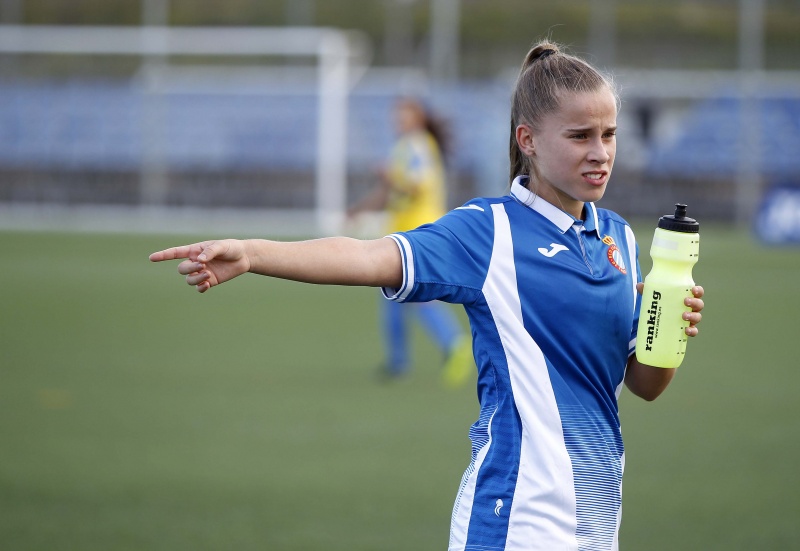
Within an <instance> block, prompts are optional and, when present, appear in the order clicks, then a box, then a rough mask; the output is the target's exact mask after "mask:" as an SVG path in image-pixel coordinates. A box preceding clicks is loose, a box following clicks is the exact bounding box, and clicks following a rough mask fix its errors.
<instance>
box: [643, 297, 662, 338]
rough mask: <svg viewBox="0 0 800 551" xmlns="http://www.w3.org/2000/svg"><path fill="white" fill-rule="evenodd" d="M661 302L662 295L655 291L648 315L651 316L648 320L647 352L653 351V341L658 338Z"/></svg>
mask: <svg viewBox="0 0 800 551" xmlns="http://www.w3.org/2000/svg"><path fill="white" fill-rule="evenodd" d="M660 300H661V293H659V292H658V291H653V302H651V303H650V308H649V309H648V310H647V314H648V315H649V316H650V317H649V318H647V340H646V341H645V342H646V343H647V345H646V346H645V347H644V349H645V350H653V339H654V338H655V336H656V327H657V326H658V322H659V319H658V318H660V317H661V316H660V315H659V310H660V308H659V307H658V301H660Z"/></svg>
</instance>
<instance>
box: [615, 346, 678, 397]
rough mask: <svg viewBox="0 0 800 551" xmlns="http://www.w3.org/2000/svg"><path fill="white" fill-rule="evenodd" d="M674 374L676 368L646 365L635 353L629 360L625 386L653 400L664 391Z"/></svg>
mask: <svg viewBox="0 0 800 551" xmlns="http://www.w3.org/2000/svg"><path fill="white" fill-rule="evenodd" d="M674 376H675V370H674V369H665V368H661V367H653V366H651V365H645V364H643V363H640V362H639V360H638V359H637V358H636V354H634V355H633V356H631V357H630V359H629V360H628V369H627V370H626V371H625V386H627V387H628V390H630V391H631V392H632V393H634V394H635V395H636V396H639V397H640V398H643V399H645V400H647V401H652V400H655V399H656V398H658V397H659V396H660V395H661V393H662V392H664V390H665V389H666V388H667V387H668V386H669V383H670V382H671V381H672V378H673V377H674Z"/></svg>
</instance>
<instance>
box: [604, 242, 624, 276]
mask: <svg viewBox="0 0 800 551" xmlns="http://www.w3.org/2000/svg"><path fill="white" fill-rule="evenodd" d="M603 243H605V244H606V245H608V252H607V255H608V261H609V262H610V263H611V265H612V266H614V267H615V268H616V269H617V270H619V271H620V272H622V273H623V274H627V273H628V270H627V268H625V259H624V255H623V254H622V251H620V250H619V247H617V245H616V243H614V238H613V237H611V236H610V235H606V236H605V237H603Z"/></svg>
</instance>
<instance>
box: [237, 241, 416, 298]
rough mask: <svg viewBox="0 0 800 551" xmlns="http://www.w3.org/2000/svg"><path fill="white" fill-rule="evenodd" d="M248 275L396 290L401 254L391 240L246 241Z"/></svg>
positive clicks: (401, 276)
mask: <svg viewBox="0 0 800 551" xmlns="http://www.w3.org/2000/svg"><path fill="white" fill-rule="evenodd" d="M245 250H246V251H247V256H248V258H249V260H250V270H249V271H250V272H252V273H256V274H261V275H266V276H272V277H278V278H282V279H290V280H293V281H302V282H306V283H319V284H330V285H364V286H373V287H399V286H400V285H401V284H402V280H403V272H402V265H401V261H400V251H399V250H398V248H397V245H396V244H395V243H394V242H393V241H392V240H390V239H386V238H383V239H376V240H369V241H362V240H358V239H351V238H349V237H329V238H324V239H314V240H311V241H296V242H279V241H266V240H262V239H251V240H247V241H245Z"/></svg>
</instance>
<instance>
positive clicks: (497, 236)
mask: <svg viewBox="0 0 800 551" xmlns="http://www.w3.org/2000/svg"><path fill="white" fill-rule="evenodd" d="M492 211H493V213H494V246H493V249H492V257H491V261H490V263H489V270H488V273H487V276H486V281H485V283H484V287H483V294H484V297H485V298H486V302H487V304H488V306H489V309H490V310H491V312H492V319H494V320H495V323H496V324H497V331H498V334H499V335H500V340H501V343H502V346H503V349H504V351H505V355H506V360H507V362H508V370H509V375H510V378H511V388H512V392H513V394H514V396H515V399H514V402H515V404H516V407H517V410H518V411H519V415H520V418H521V420H522V443H521V449H520V459H519V463H520V469H519V474H518V479H517V485H516V488H515V492H514V499H513V502H512V505H511V511H510V515H509V525H508V537H507V540H506V551H523V550H524V551H534V550H542V551H552V550H553V549H577V548H578V542H577V539H576V527H577V520H576V498H575V484H574V479H573V473H572V462H571V460H570V457H569V454H568V453H567V449H566V445H565V443H564V434H563V430H562V428H561V417H560V415H559V412H558V406H557V405H556V398H555V394H554V393H553V387H552V384H551V382H550V375H549V374H548V371H547V365H546V363H545V359H544V356H543V354H542V351H541V349H540V348H539V346H538V345H537V344H536V342H535V341H534V340H533V339H532V338H531V336H530V334H529V333H528V332H527V331H526V329H525V327H524V325H523V319H522V306H521V304H520V299H519V293H518V291H517V275H516V266H515V264H514V247H513V242H512V237H511V226H510V223H509V220H508V214H507V213H506V211H505V207H504V205H503V204H502V203H499V204H493V205H492ZM531 504H536V506H537V507H538V508H537V509H535V510H532V509H531V508H530V505H531ZM517 519H522V521H519V520H517Z"/></svg>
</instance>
